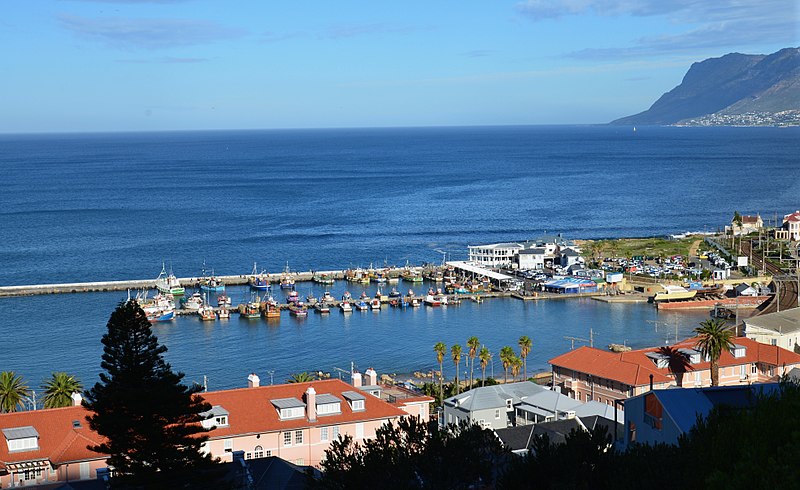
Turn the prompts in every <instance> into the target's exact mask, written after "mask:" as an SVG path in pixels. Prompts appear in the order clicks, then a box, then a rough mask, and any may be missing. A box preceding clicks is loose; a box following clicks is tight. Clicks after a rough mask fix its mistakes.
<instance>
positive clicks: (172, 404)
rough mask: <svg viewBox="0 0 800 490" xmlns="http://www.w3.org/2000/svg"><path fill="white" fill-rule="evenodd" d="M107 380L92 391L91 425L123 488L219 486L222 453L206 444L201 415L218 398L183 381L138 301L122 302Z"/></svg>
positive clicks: (107, 345)
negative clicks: (215, 454)
mask: <svg viewBox="0 0 800 490" xmlns="http://www.w3.org/2000/svg"><path fill="white" fill-rule="evenodd" d="M102 342H103V346H104V348H103V356H102V359H103V361H102V363H101V367H102V368H103V369H104V370H105V372H103V373H100V382H99V383H96V384H95V385H94V387H93V388H92V389H91V390H89V391H88V392H87V393H86V397H85V400H84V405H85V406H86V408H87V409H89V410H91V411H93V412H94V414H93V415H91V416H89V417H87V419H88V420H89V426H90V427H91V428H92V430H94V431H96V432H97V433H98V434H100V435H102V436H104V437H105V438H106V441H105V442H104V443H102V444H99V445H97V446H92V447H90V449H91V450H93V451H96V452H99V453H102V454H108V455H110V457H109V459H108V464H109V465H110V466H112V467H113V468H114V471H115V477H114V478H113V479H112V483H113V485H114V486H115V487H122V488H181V487H191V488H198V487H208V488H212V487H217V486H218V483H217V484H215V482H214V481H213V480H215V479H216V476H217V475H218V472H217V471H216V469H215V468H214V467H215V466H216V464H215V463H216V460H213V459H212V458H211V457H210V456H209V455H204V454H202V453H201V452H200V448H201V445H202V444H203V442H205V441H206V440H207V439H208V436H207V435H205V433H206V432H208V429H204V428H203V427H202V426H201V424H200V421H201V420H202V416H201V413H202V412H204V411H207V410H209V409H210V408H211V406H210V405H209V404H208V403H206V402H205V401H203V399H202V398H201V397H200V396H199V395H197V393H198V392H199V391H201V390H202V387H200V386H198V385H194V386H193V387H191V388H189V387H187V386H186V385H184V384H182V383H181V380H182V379H183V376H184V375H183V373H175V372H173V371H172V368H171V366H170V365H169V363H167V362H165V361H164V358H163V357H162V354H163V353H164V352H166V350H167V348H166V347H165V346H162V345H159V343H158V339H157V338H156V337H155V335H153V333H152V331H151V329H150V322H149V321H148V320H147V316H146V315H145V313H144V311H143V310H142V309H141V308H140V307H139V305H138V304H137V303H136V302H135V301H127V302H123V303H120V304H119V306H118V307H117V309H116V310H115V311H114V313H112V314H111V318H110V319H109V321H108V333H107V334H105V335H104V336H103V339H102Z"/></svg>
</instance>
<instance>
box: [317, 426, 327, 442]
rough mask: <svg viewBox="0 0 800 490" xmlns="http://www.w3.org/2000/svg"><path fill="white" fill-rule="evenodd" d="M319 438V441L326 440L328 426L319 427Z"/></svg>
mask: <svg viewBox="0 0 800 490" xmlns="http://www.w3.org/2000/svg"><path fill="white" fill-rule="evenodd" d="M319 440H320V441H327V440H328V428H327V427H320V428H319Z"/></svg>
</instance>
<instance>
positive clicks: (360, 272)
mask: <svg viewBox="0 0 800 490" xmlns="http://www.w3.org/2000/svg"><path fill="white" fill-rule="evenodd" d="M344 278H345V280H346V281H348V282H355V283H359V284H368V283H369V273H368V272H367V271H365V270H364V269H361V268H357V269H347V270H346V271H344Z"/></svg>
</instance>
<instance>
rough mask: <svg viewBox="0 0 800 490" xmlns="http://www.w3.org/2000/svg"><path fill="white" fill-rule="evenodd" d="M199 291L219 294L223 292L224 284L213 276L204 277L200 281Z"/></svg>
mask: <svg viewBox="0 0 800 490" xmlns="http://www.w3.org/2000/svg"><path fill="white" fill-rule="evenodd" d="M200 290H201V291H205V292H208V293H221V292H223V291H225V283H223V282H222V281H220V280H219V279H217V278H216V277H215V276H213V275H212V276H211V277H204V278H202V279H201V280H200Z"/></svg>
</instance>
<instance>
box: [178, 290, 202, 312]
mask: <svg viewBox="0 0 800 490" xmlns="http://www.w3.org/2000/svg"><path fill="white" fill-rule="evenodd" d="M201 306H203V296H202V295H201V294H200V293H194V294H192V295H191V296H189V297H188V298H184V299H183V309H184V310H195V311H197V310H199V309H200V307H201Z"/></svg>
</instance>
